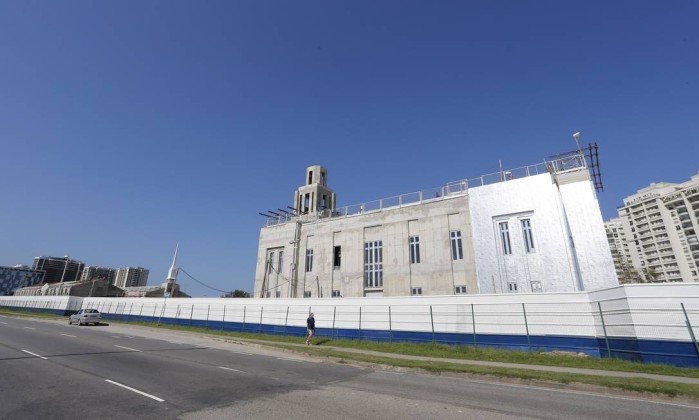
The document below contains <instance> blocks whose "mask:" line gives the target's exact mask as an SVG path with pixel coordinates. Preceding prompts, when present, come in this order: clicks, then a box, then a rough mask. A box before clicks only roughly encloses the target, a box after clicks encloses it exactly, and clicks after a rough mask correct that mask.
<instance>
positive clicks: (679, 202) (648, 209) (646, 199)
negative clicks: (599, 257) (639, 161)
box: [618, 173, 699, 282]
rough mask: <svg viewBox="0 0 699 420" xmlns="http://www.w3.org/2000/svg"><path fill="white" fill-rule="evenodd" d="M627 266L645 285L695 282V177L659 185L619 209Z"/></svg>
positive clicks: (698, 213) (698, 218)
mask: <svg viewBox="0 0 699 420" xmlns="http://www.w3.org/2000/svg"><path fill="white" fill-rule="evenodd" d="M618 212H619V218H620V219H621V221H622V224H623V229H624V235H625V237H626V241H627V242H628V250H629V251H630V252H629V254H630V257H631V263H632V264H633V266H634V268H635V269H636V270H637V271H638V272H639V273H641V275H642V276H643V278H644V279H645V281H651V282H682V281H684V282H697V281H699V270H698V268H697V267H698V266H699V239H698V237H697V231H698V230H699V173H697V174H696V175H694V176H692V177H691V178H690V179H689V180H688V181H686V182H683V183H679V184H676V183H669V182H660V183H653V184H651V185H650V186H648V187H646V188H643V189H641V190H639V191H638V192H637V193H636V194H634V195H632V196H629V197H626V198H625V199H624V205H623V206H621V207H619V209H618Z"/></svg>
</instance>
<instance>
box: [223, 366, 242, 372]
mask: <svg viewBox="0 0 699 420" xmlns="http://www.w3.org/2000/svg"><path fill="white" fill-rule="evenodd" d="M218 368H219V369H226V370H232V371H233V372H240V373H247V372H243V371H242V370H238V369H233V368H229V367H225V366H219V367H218Z"/></svg>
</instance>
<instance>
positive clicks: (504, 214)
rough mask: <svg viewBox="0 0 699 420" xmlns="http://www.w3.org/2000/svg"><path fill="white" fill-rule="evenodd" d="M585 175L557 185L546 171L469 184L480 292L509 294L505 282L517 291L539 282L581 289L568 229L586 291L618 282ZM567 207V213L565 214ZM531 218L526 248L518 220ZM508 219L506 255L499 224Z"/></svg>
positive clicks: (553, 287)
mask: <svg viewBox="0 0 699 420" xmlns="http://www.w3.org/2000/svg"><path fill="white" fill-rule="evenodd" d="M580 173H583V174H585V175H584V176H585V178H583V179H576V180H571V181H570V182H569V183H565V184H563V185H562V186H561V191H560V193H559V190H558V188H557V186H556V184H555V182H554V180H553V178H552V176H551V175H549V174H541V175H535V176H530V177H527V178H520V179H515V180H511V181H506V182H500V183H495V184H490V185H486V186H482V187H476V188H472V189H469V196H470V200H469V206H470V215H471V228H472V232H473V244H474V252H475V258H476V271H477V276H478V284H479V287H480V290H481V292H482V293H508V292H509V288H508V282H515V283H517V290H518V291H519V292H532V291H534V290H533V289H532V282H537V281H540V282H541V286H542V289H543V291H544V292H572V291H576V290H579V289H578V287H577V284H576V277H575V270H576V268H575V260H574V258H573V255H574V254H573V248H572V247H571V245H570V241H569V240H568V234H567V227H566V221H565V215H567V218H568V224H569V225H570V230H571V232H572V236H573V240H574V243H575V250H576V255H577V259H578V263H579V267H580V273H581V277H582V282H583V285H584V289H585V290H595V289H600V288H604V287H612V286H615V285H617V284H618V280H617V279H616V274H615V272H614V263H613V261H612V258H611V253H610V251H609V244H608V242H607V238H606V235H605V230H604V224H603V220H602V216H601V213H600V210H599V204H598V202H597V199H596V197H595V195H594V189H593V188H592V185H591V184H590V182H589V180H588V179H587V172H583V171H580ZM564 211H565V213H564ZM523 218H530V220H531V221H532V226H533V232H534V242H535V250H534V252H530V253H527V252H526V251H525V248H524V238H523V233H522V228H521V224H520V222H521V220H522V219H523ZM501 221H506V222H508V225H509V232H510V240H511V245H512V254H511V255H504V253H503V246H502V240H501V236H500V232H499V229H498V223H499V222H501Z"/></svg>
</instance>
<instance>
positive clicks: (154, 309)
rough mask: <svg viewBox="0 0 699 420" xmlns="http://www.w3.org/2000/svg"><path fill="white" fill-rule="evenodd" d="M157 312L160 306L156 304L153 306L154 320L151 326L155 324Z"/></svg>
mask: <svg viewBox="0 0 699 420" xmlns="http://www.w3.org/2000/svg"><path fill="white" fill-rule="evenodd" d="M157 311H158V304H157V303H155V304H153V319H151V321H150V323H151V324H152V323H154V322H155V313H156V312H157Z"/></svg>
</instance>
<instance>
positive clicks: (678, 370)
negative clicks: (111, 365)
mask: <svg viewBox="0 0 699 420" xmlns="http://www.w3.org/2000/svg"><path fill="white" fill-rule="evenodd" d="M0 314H7V315H18V316H29V317H39V318H55V319H65V318H66V317H64V316H61V315H55V314H49V313H42V312H33V311H14V310H7V309H0ZM107 321H109V322H123V323H126V324H132V325H143V326H147V327H155V328H165V329H170V330H175V331H190V332H197V333H202V334H210V335H216V336H223V337H233V338H240V339H251V340H262V341H265V342H271V343H294V344H301V343H303V342H304V341H305V337H299V336H291V335H272V334H258V333H243V332H236V331H220V330H216V329H208V328H203V327H191V326H187V325H169V324H160V325H156V324H155V323H149V322H143V321H122V320H107ZM314 341H315V343H316V344H317V345H316V346H315V347H314V349H315V348H322V347H323V346H333V347H344V348H352V349H360V350H371V351H377V352H383V353H393V354H402V355H410V356H424V357H438V358H450V359H463V360H478V361H491V362H505V363H522V364H528V365H541V366H559V367H572V368H581V369H599V370H608V371H617V372H638V373H650V374H655V375H668V376H684V377H689V378H699V369H697V368H682V367H677V366H672V365H665V364H655V363H640V362H632V361H628V360H620V359H608V358H599V357H580V356H574V355H567V354H552V353H546V352H524V351H514V350H502V349H494V348H483V347H479V348H474V347H473V346H455V345H447V344H433V343H405V342H397V343H387V342H377V341H358V340H331V339H329V338H325V337H317V338H316V339H314ZM459 366H460V365H459ZM507 369H509V368H507Z"/></svg>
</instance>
